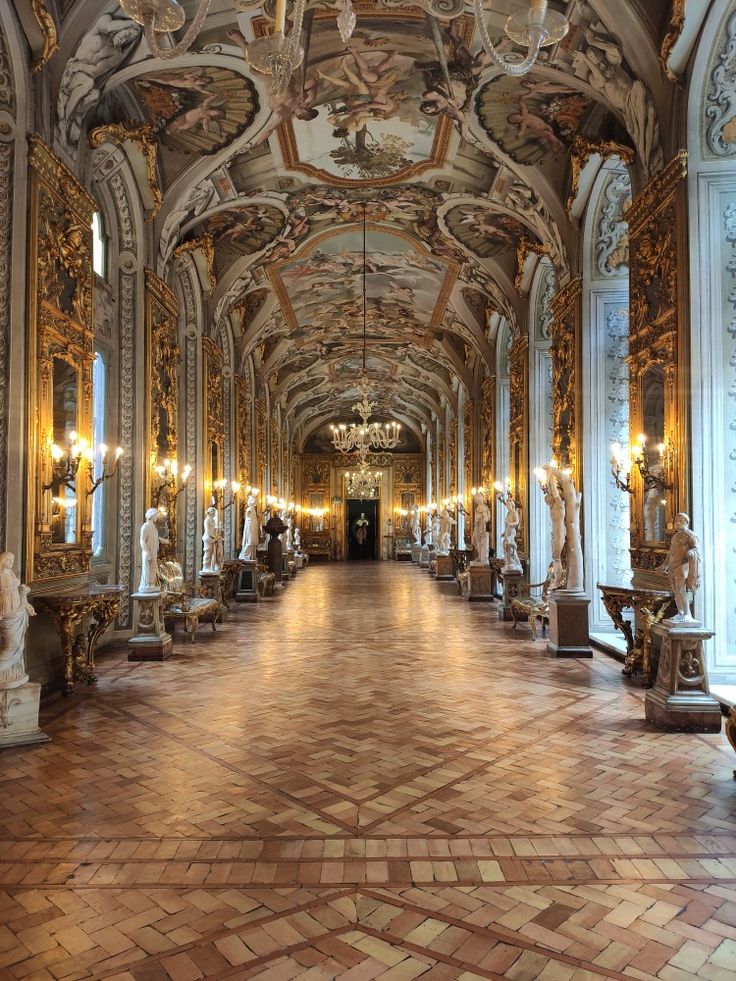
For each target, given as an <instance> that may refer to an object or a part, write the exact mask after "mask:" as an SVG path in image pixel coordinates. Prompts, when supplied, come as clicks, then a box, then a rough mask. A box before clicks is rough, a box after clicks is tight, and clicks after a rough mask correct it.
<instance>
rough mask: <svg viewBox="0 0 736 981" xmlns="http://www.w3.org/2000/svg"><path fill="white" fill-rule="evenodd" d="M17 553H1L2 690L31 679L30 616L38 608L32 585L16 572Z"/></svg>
mask: <svg viewBox="0 0 736 981" xmlns="http://www.w3.org/2000/svg"><path fill="white" fill-rule="evenodd" d="M14 561H15V556H14V555H13V553H12V552H0V690H2V689H4V688H19V687H20V686H21V685H24V684H25V683H26V682H27V681H28V675H27V674H26V663H25V645H26V631H27V630H28V619H29V617H32V616H34V615H35V613H36V611H35V610H34V609H33V607H32V606H31V604H30V603H29V602H28V593H29V592H30V589H29V587H28V586H22V585H21V583H20V580H19V579H18V577H17V576H16V575H15V573H14V572H13V562H14Z"/></svg>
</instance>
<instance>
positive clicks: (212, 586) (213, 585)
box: [199, 572, 227, 622]
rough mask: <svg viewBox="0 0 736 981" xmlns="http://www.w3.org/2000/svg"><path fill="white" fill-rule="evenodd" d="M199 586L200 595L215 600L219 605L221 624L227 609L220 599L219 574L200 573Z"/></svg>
mask: <svg viewBox="0 0 736 981" xmlns="http://www.w3.org/2000/svg"><path fill="white" fill-rule="evenodd" d="M199 585H200V586H201V587H202V593H203V594H204V595H205V596H206V597H207V598H208V599H213V600H217V602H218V603H219V604H220V622H222V621H223V620H224V619H225V611H226V609H227V607H226V606H225V603H224V602H223V598H222V578H221V577H220V573H219V572H200V574H199Z"/></svg>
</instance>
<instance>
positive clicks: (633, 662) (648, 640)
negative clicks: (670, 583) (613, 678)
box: [598, 582, 676, 688]
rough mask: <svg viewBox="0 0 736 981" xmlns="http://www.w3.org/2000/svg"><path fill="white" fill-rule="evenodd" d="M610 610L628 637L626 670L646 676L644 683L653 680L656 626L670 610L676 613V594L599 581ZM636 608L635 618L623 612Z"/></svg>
mask: <svg viewBox="0 0 736 981" xmlns="http://www.w3.org/2000/svg"><path fill="white" fill-rule="evenodd" d="M598 589H599V590H600V591H601V594H602V596H603V605H604V606H605V608H606V613H608V615H609V617H610V618H611V619H612V620H613V622H614V624H615V625H616V627H617V628H618V629H619V630H620V631H621V633H622V634H623V635H624V637H625V638H626V658H625V660H624V667H623V671H622V674H624V675H625V676H626V677H627V678H631V677H633V676H634V675H636V674H642V675H643V676H644V685H645V687H646V688H651V686H652V683H653V680H654V679H653V678H652V664H651V657H650V654H651V646H652V635H651V631H652V627H653V626H654V624H655V623H659V622H660V621H661V620H663V619H664V617H665V616H667V615H668V614H670V613H675V612H676V609H675V605H674V596H673V594H672V593H671V592H670V591H669V590H666V589H645V588H644V587H639V586H608V585H605V584H604V583H600V582H599V583H598ZM627 609H628V610H633V612H634V622H633V623H631V622H630V621H629V620H626V619H625V618H624V616H623V612H624V610H627Z"/></svg>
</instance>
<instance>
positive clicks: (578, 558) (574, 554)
mask: <svg viewBox="0 0 736 981" xmlns="http://www.w3.org/2000/svg"><path fill="white" fill-rule="evenodd" d="M546 469H547V472H548V473H549V475H550V477H551V478H552V480H555V479H556V480H557V482H558V484H559V487H560V491H561V493H562V500H563V502H564V505H565V546H566V550H567V551H566V555H567V582H566V583H565V591H566V592H568V593H582V592H584V591H585V570H584V567H583V539H582V534H581V532H580V501H581V499H582V496H583V495H582V494H581V493H580V491H578V490H577V488H576V487H575V481H574V479H573V476H572V471H571V470H560V469H559V468H558V467H553V466H551V465H550V466H548V467H547V468H546Z"/></svg>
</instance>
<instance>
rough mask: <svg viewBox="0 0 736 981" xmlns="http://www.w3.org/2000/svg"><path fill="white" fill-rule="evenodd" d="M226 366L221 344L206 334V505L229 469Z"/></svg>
mask: <svg viewBox="0 0 736 981" xmlns="http://www.w3.org/2000/svg"><path fill="white" fill-rule="evenodd" d="M222 367H223V354H222V351H221V350H220V348H219V347H218V346H217V344H215V342H214V341H213V340H212V339H211V338H210V337H204V338H202V370H203V375H204V392H203V410H204V417H205V418H204V423H205V425H204V446H205V467H204V471H205V472H204V490H205V505H206V506H209V503H210V496H211V494H212V491H213V488H214V485H215V482H216V481H218V480H221V479H222V476H223V474H224V472H225V452H224V451H225V405H224V400H223V380H222Z"/></svg>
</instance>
